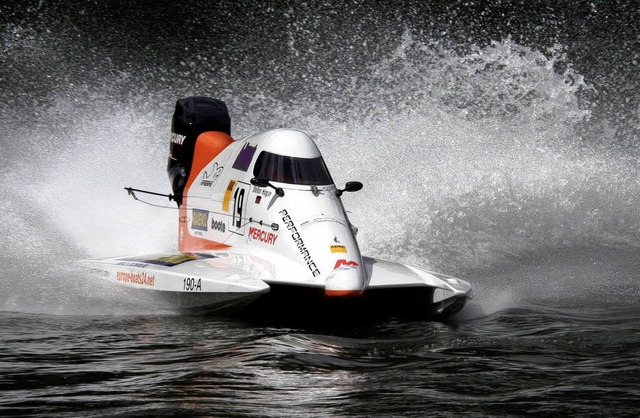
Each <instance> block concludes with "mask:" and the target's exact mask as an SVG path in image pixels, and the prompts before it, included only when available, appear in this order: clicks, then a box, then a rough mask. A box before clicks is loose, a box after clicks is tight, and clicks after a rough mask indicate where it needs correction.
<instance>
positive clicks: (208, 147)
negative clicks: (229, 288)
mask: <svg viewBox="0 0 640 418" xmlns="http://www.w3.org/2000/svg"><path fill="white" fill-rule="evenodd" d="M232 143H233V138H231V137H230V136H229V135H227V134H226V133H224V132H203V133H201V134H200V135H199V136H198V138H197V139H196V146H195V149H194V151H193V162H192V164H191V171H190V173H189V178H188V179H187V184H186V185H185V188H184V196H183V198H182V205H181V206H180V215H179V216H180V218H179V222H178V250H180V251H182V252H194V251H202V250H220V249H224V248H229V246H228V245H226V244H222V243H220V242H215V241H210V240H207V239H204V238H200V237H196V236H193V235H191V234H190V233H189V216H188V215H187V207H189V201H188V199H189V188H190V187H191V185H192V184H193V182H194V181H195V180H196V178H197V177H198V175H199V174H200V172H201V171H202V170H204V168H205V167H206V166H207V165H208V164H210V163H211V161H212V160H213V159H214V158H215V157H217V156H218V154H220V153H221V152H222V151H223V150H224V149H225V148H226V147H228V146H229V145H230V144H232Z"/></svg>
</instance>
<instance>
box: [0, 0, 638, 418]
mask: <svg viewBox="0 0 640 418" xmlns="http://www.w3.org/2000/svg"><path fill="white" fill-rule="evenodd" d="M203 3H206V4H203ZM486 3H487V2H478V1H467V0H454V1H448V2H442V1H398V2H384V1H359V0H354V1H346V2H343V1H332V0H327V1H323V2H303V3H300V2H296V1H290V2H289V1H284V2H281V1H273V2H270V1H265V2H252V1H216V2H201V1H184V2H175V1H153V2H151V1H109V2H99V1H87V0H65V1H47V0H44V1H43V0H39V1H35V0H34V1H25V2H18V1H13V2H8V3H7V2H4V3H2V4H0V147H1V151H0V196H1V197H2V199H0V248H1V255H0V266H2V269H1V271H0V416H42V417H53V416H64V417H67V416H82V417H85V416H141V415H142V416H171V415H175V416H188V415H195V416H229V415H251V416H283V415H287V416H349V415H356V416H369V415H378V416H474V417H475V416H522V415H535V416H566V415H568V416H634V417H635V416H638V415H640V406H638V405H639V402H638V399H639V398H640V370H638V368H639V366H638V365H639V364H640V361H639V360H640V359H639V357H640V325H638V324H639V323H640V308H638V303H637V301H638V299H639V298H640V284H639V281H638V272H639V271H640V215H639V213H640V212H639V211H638V206H639V202H640V180H639V179H640V176H639V174H640V173H639V170H638V161H639V158H640V75H639V74H640V68H639V66H640V28H639V27H638V24H637V22H638V21H640V5H639V4H638V2H637V1H635V0H616V1H597V0H592V1H572V2H548V1H516V0H513V1H495V2H491V4H486ZM187 95H208V96H214V97H218V98H221V99H222V100H224V101H225V102H226V103H227V104H228V106H229V109H230V113H231V118H232V135H233V136H234V137H236V138H240V137H243V136H245V135H248V134H253V133H256V132H259V131H262V130H265V129H270V128H276V127H289V128H297V129H301V130H304V131H307V132H308V133H309V134H311V135H312V136H313V137H314V139H315V140H316V141H317V143H318V146H319V148H320V150H321V151H322V153H323V155H324V157H325V161H326V162H327V165H328V167H329V169H330V170H331V173H332V177H333V178H334V179H335V180H336V183H338V184H344V183H345V182H347V181H350V180H359V181H362V182H363V183H364V189H363V190H362V191H360V192H358V193H351V194H349V195H348V196H344V198H343V200H344V204H345V207H346V208H347V210H348V211H349V216H350V219H351V221H352V222H353V223H354V224H355V225H357V226H358V228H359V233H358V239H359V242H360V245H361V249H362V252H363V253H364V254H366V255H370V256H374V257H381V258H387V259H392V260H398V261H403V262H406V263H409V264H412V265H417V266H422V267H425V268H428V269H431V270H435V271H442V272H444V273H447V274H451V275H454V276H458V277H460V278H463V279H465V280H467V281H469V282H470V283H472V285H473V286H474V299H473V300H472V301H471V302H470V303H469V304H468V305H467V306H466V307H465V308H464V309H463V310H462V311H461V312H460V313H459V314H458V315H457V316H456V317H454V318H452V319H451V320H450V321H449V322H446V323H441V322H407V321H401V320H398V319H395V318H387V319H385V320H381V321H375V322H374V321H371V322H366V321H365V322H358V323H354V322H353V321H349V320H348V318H345V320H344V321H340V322H339V323H335V322H334V323H323V321H322V313H317V318H315V319H316V320H315V321H314V323H313V324H300V323H295V324H293V323H291V324H289V323H269V322H268V321H267V322H265V321H261V322H255V321H254V322H248V321H242V320H239V319H233V318H217V317H212V316H185V315H178V314H176V313H175V312H171V311H168V310H167V309H166V307H163V306H162V304H160V303H159V304H156V305H150V304H147V303H141V302H140V301H139V300H137V299H135V298H133V297H132V296H131V295H129V294H128V293H127V292H126V290H123V289H121V288H119V287H117V286H115V285H112V284H109V283H105V282H103V281H101V279H100V277H99V276H97V275H94V274H93V273H92V272H89V271H86V270H83V269H82V268H80V267H79V266H77V265H76V264H75V263H74V261H75V260H78V259H83V258H89V257H108V256H117V255H126V254H149V253H157V252H162V251H170V250H172V249H174V248H175V247H176V242H177V228H176V219H177V212H176V211H175V210H174V209H163V208H158V207H153V206H146V205H143V204H141V203H139V202H135V201H133V200H131V199H130V198H129V197H128V196H127V195H126V193H125V192H124V191H123V187H126V186H134V187H140V188H143V189H151V190H156V191H159V192H163V191H167V192H168V191H169V190H170V189H169V182H168V179H167V175H166V171H165V168H166V158H167V153H168V142H169V140H168V138H169V131H170V122H169V121H170V117H171V114H172V112H173V106H174V104H175V101H176V100H177V99H178V98H180V97H184V96H187ZM152 203H156V204H160V205H161V206H162V205H164V204H165V203H166V202H155V201H154V202H152Z"/></svg>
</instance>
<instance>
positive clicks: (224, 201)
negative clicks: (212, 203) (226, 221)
mask: <svg viewBox="0 0 640 418" xmlns="http://www.w3.org/2000/svg"><path fill="white" fill-rule="evenodd" d="M235 186H236V181H235V180H229V184H228V185H227V190H225V192H224V199H222V210H223V211H225V212H229V201H230V200H231V192H232V191H233V188H234V187H235Z"/></svg>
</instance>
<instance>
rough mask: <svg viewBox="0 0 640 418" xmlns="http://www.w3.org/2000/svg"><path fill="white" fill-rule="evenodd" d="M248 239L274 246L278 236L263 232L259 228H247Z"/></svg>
mask: <svg viewBox="0 0 640 418" xmlns="http://www.w3.org/2000/svg"><path fill="white" fill-rule="evenodd" d="M249 238H250V239H253V240H256V241H260V242H264V243H265V244H269V245H275V243H276V240H277V239H278V234H274V233H273V232H268V231H263V230H262V229H260V228H256V227H253V226H252V227H250V228H249Z"/></svg>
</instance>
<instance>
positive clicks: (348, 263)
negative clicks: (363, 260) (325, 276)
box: [333, 259, 360, 270]
mask: <svg viewBox="0 0 640 418" xmlns="http://www.w3.org/2000/svg"><path fill="white" fill-rule="evenodd" d="M359 265H360V264H358V263H356V262H355V261H347V260H344V259H342V260H338V261H336V265H335V267H334V268H333V269H334V270H335V269H337V268H338V267H341V266H348V267H358V266H359Z"/></svg>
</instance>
